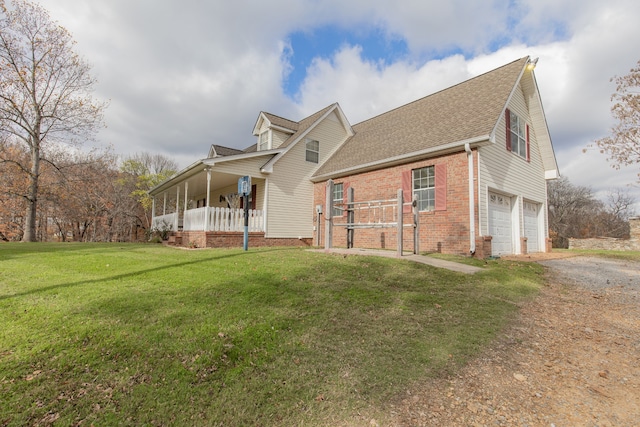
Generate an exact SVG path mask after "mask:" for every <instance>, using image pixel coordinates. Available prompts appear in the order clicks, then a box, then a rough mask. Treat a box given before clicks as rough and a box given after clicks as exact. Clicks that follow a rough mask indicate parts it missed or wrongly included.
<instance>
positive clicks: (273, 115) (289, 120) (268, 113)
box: [262, 111, 300, 124]
mask: <svg viewBox="0 0 640 427" xmlns="http://www.w3.org/2000/svg"><path fill="white" fill-rule="evenodd" d="M262 113H264V114H267V115H269V116H272V117H275V118H278V119H281V120H284V121H287V122H291V123H295V124H300V122H296V121H295V120H291V119H287V118H286V117H282V116H279V115H277V114H273V113H270V112H268V111H262Z"/></svg>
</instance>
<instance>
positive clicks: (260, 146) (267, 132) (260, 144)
mask: <svg viewBox="0 0 640 427" xmlns="http://www.w3.org/2000/svg"><path fill="white" fill-rule="evenodd" d="M262 135H266V137H267V140H266V141H265V142H264V144H263V141H262ZM263 145H264V146H263ZM270 148H271V130H269V129H267V130H265V131H264V132H262V133H261V134H260V135H259V136H258V151H265V150H269V149H270Z"/></svg>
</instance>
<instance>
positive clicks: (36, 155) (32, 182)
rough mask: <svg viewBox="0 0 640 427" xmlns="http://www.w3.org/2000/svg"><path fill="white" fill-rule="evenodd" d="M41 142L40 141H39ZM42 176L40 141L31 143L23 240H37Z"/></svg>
mask: <svg viewBox="0 0 640 427" xmlns="http://www.w3.org/2000/svg"><path fill="white" fill-rule="evenodd" d="M38 142H39V141H38ZM39 177H40V150H39V143H37V142H36V141H33V144H32V145H31V171H30V173H29V190H28V192H27V197H26V199H27V212H26V217H25V222H24V234H23V235H22V241H23V242H37V241H38V238H37V235H36V221H37V215H36V214H37V209H38V178H39Z"/></svg>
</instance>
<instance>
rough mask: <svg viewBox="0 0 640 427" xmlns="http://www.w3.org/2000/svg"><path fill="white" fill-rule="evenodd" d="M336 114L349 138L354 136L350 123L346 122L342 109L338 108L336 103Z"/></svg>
mask: <svg viewBox="0 0 640 427" xmlns="http://www.w3.org/2000/svg"><path fill="white" fill-rule="evenodd" d="M336 106H337V108H336V113H337V114H338V117H339V118H340V121H341V122H342V126H344V129H345V130H346V131H347V134H348V135H349V136H353V135H355V132H354V131H353V128H352V127H351V123H349V120H347V116H345V114H344V111H342V108H341V107H340V104H338V103H336Z"/></svg>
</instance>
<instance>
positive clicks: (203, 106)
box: [40, 0, 640, 199]
mask: <svg viewBox="0 0 640 427" xmlns="http://www.w3.org/2000/svg"><path fill="white" fill-rule="evenodd" d="M40 1H41V4H42V5H43V6H44V7H46V8H47V9H48V10H49V11H50V12H51V15H52V17H53V18H54V19H56V20H58V21H60V23H61V24H62V25H64V26H65V27H67V28H68V29H69V30H70V31H71V32H72V34H73V35H74V37H75V39H76V40H77V41H78V50H79V51H80V52H81V53H82V54H83V55H84V56H86V57H87V59H88V60H89V61H90V62H91V63H93V64H94V70H95V72H96V75H97V77H98V78H99V80H100V84H99V86H98V91H97V96H99V97H101V98H103V99H110V100H111V106H110V107H109V109H108V110H107V114H106V120H107V124H108V126H109V127H108V128H107V129H106V130H105V131H104V132H103V133H102V134H101V139H102V140H103V141H104V142H105V143H112V144H113V145H114V146H115V149H116V151H117V152H121V153H131V152H135V151H153V152H160V153H163V154H168V155H171V156H172V157H174V158H177V159H179V161H180V162H181V164H182V165H184V166H186V165H187V164H189V163H191V162H192V161H194V160H196V159H197V158H199V157H202V156H204V155H205V154H206V152H207V150H208V147H209V145H210V144H211V143H216V144H222V145H229V146H232V147H237V148H243V147H245V146H246V145H248V144H250V143H253V142H254V138H253V137H252V135H251V130H252V128H253V124H254V121H255V120H256V118H257V116H258V113H259V111H260V110H267V111H270V112H272V113H275V114H278V115H281V116H284V117H289V118H291V119H294V120H297V119H300V118H302V117H303V116H304V114H308V113H311V112H313V111H316V110H318V109H320V108H322V107H324V106H326V105H328V104H330V103H333V102H336V101H338V102H340V104H341V106H342V107H343V109H344V110H345V113H346V114H347V117H348V118H349V120H350V121H351V122H352V123H357V122H358V121H361V120H363V119H366V118H369V117H371V116H372V115H374V114H378V113H380V112H383V111H386V110H388V109H390V108H394V107H397V106H399V105H401V104H404V103H406V102H409V101H412V100H414V99H418V98H420V97H423V96H425V95H427V94H429V93H432V92H434V91H436V90H439V89H442V88H444V87H447V86H449V85H451V84H455V83H458V82H460V81H462V80H465V79H467V78H469V77H471V76H474V75H477V74H480V73H483V72H486V71H489V70H490V69H493V68H495V67H498V66H500V65H503V64H505V63H508V62H511V61H513V60H515V59H517V58H520V57H522V56H525V55H531V56H532V57H540V62H539V64H538V67H537V68H536V76H537V79H538V83H539V86H540V90H541V94H542V99H543V103H544V107H545V112H546V114H547V118H548V120H549V127H550V131H551V136H552V138H553V141H554V144H555V146H556V150H557V152H558V160H559V164H560V169H561V172H562V173H566V174H567V175H569V176H570V178H571V180H572V181H575V182H576V183H579V184H584V183H585V182H587V181H588V180H589V179H591V178H592V177H593V176H595V175H594V174H593V171H589V168H587V167H585V168H583V167H581V165H582V164H589V165H590V167H596V164H595V163H593V164H592V163H589V162H587V161H585V160H584V159H586V158H587V157H585V156H581V155H579V154H580V153H581V149H582V148H583V147H584V146H586V145H587V144H588V143H589V142H591V141H592V140H593V139H595V138H598V137H601V136H603V135H606V134H607V132H608V128H609V126H610V124H611V116H610V112H609V108H610V102H609V98H610V95H611V92H612V91H613V90H614V87H613V85H612V84H611V83H610V82H609V79H610V78H611V77H612V76H613V75H616V74H617V75H620V74H625V73H626V72H628V70H629V68H630V67H631V66H633V65H634V64H635V62H636V61H637V60H638V56H639V55H638V52H637V49H636V47H635V44H634V42H635V40H640V26H638V25H637V17H638V16H640V2H637V1H636V0H609V1H608V2H606V3H605V2H601V1H599V0H518V1H516V2H513V1H508V0H491V1H485V2H468V1H466V0H454V1H450V2H441V1H435V0H428V1H425V0H411V1H409V0H408V1H402V2H397V1H393V2H392V1H387V0H354V1H349V2H344V1H342V0H324V1H318V0H273V1H270V2H255V1H249V0H238V1H234V2H222V1H218V2H205V1H201V0H183V1H164V2H153V1H150V0H138V1H135V2H131V1H129V0H93V1H91V2H86V1H82V0H40ZM327 24H332V25H337V26H340V27H343V28H346V29H349V30H351V31H354V32H358V31H367V30H371V29H372V28H375V29H378V30H381V31H383V32H386V34H387V35H388V36H389V37H396V38H397V37H400V38H403V39H404V40H406V42H407V45H408V46H409V49H410V52H409V56H408V57H405V58H403V59H401V60H399V61H395V62H389V63H386V62H369V61H366V60H364V59H363V57H362V55H361V54H360V50H359V48H358V47H357V46H344V47H343V48H342V49H341V50H339V51H338V52H336V53H335V55H334V56H332V57H329V58H327V57H326V56H325V57H324V59H319V58H316V60H315V61H314V62H313V63H312V64H310V66H309V69H308V75H307V78H306V80H305V81H304V84H303V85H302V86H301V88H300V93H299V96H298V97H297V99H296V100H295V101H292V100H290V99H288V98H287V97H286V96H285V95H284V93H283V90H282V82H283V76H285V75H286V74H287V73H288V72H289V71H290V65H289V64H288V62H287V58H289V55H290V54H291V50H290V49H291V47H290V46H288V45H287V44H286V40H287V36H288V35H289V34H291V33H292V32H294V31H301V30H302V31H304V30H308V29H313V28H317V27H320V26H323V25H327ZM451 52H459V53H457V54H454V53H451ZM294 54H295V52H294ZM425 58H426V59H425ZM433 58H437V59H433ZM566 153H570V154H566ZM576 153H577V154H576ZM593 154H594V155H595V157H598V156H600V155H599V154H597V153H593ZM602 157H604V156H602ZM597 167H598V173H600V172H601V171H602V173H603V175H602V177H599V178H598V182H594V183H593V186H594V188H595V187H596V186H599V185H600V183H603V184H604V183H605V182H606V183H607V186H610V182H616V181H617V182H621V181H623V180H628V179H629V176H630V175H631V176H632V178H633V176H635V173H630V174H629V175H624V173H623V172H622V171H621V172H616V171H614V170H612V169H611V168H609V167H608V165H607V164H606V162H605V164H604V167H603V166H602V165H598V166H597ZM622 176H624V178H620V177H622ZM631 181H633V179H631ZM638 199H640V196H639V197H638Z"/></svg>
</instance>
